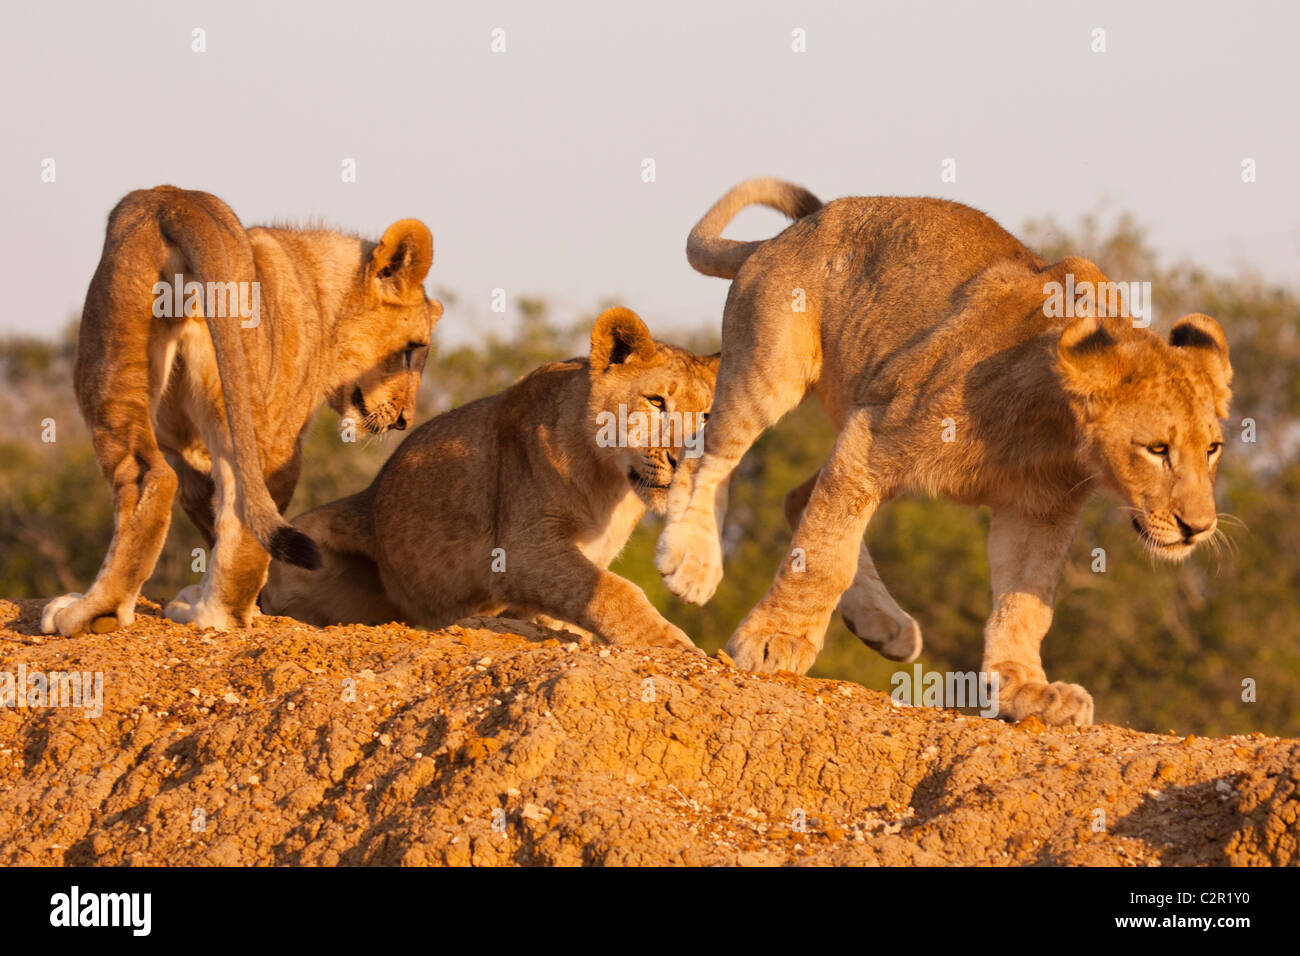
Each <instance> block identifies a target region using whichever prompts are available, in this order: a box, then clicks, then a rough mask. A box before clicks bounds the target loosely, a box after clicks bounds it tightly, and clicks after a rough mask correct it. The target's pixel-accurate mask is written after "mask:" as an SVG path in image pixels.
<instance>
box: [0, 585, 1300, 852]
mask: <svg viewBox="0 0 1300 956" xmlns="http://www.w3.org/2000/svg"><path fill="white" fill-rule="evenodd" d="M40 607H41V602H39V601H19V602H9V601H0V675H3V673H5V672H8V673H11V674H16V673H17V672H18V669H19V668H20V666H21V667H23V668H25V670H26V672H27V673H28V674H29V675H30V674H32V673H34V672H41V673H49V672H56V671H57V672H67V671H72V670H76V671H84V672H91V673H93V672H101V673H102V674H103V712H102V714H101V715H99V716H97V717H95V716H88V715H87V713H86V708H85V707H84V706H83V707H82V708H77V707H59V708H54V707H49V706H46V707H36V708H32V707H19V706H4V707H0V861H3V862H4V863H6V864H41V865H59V864H82V865H84V864H104V865H114V864H123V863H126V864H132V865H141V864H145V865H161V864H187V865H192V864H226V865H228V864H239V865H243V864H325V865H334V864H384V865H388V864H404V865H422V864H453V865H463V864H475V865H494V864H691V865H697V864H787V863H812V864H868V865H871V864H884V865H900V864H992V865H1008V864H1111V865H1114V864H1120V865H1137V866H1147V865H1159V864H1166V865H1168V864H1293V865H1294V864H1297V863H1300V822H1298V820H1297V814H1298V812H1300V795H1298V792H1297V789H1298V780H1300V741H1296V740H1278V739H1276V738H1269V737H1264V736H1261V735H1251V736H1248V737H1229V738H1224V739H1216V740H1208V739H1198V738H1193V737H1175V736H1161V735H1155V734H1146V733H1138V732H1135V731H1131V730H1125V729H1120V728H1117V727H1111V726H1097V727H1091V728H1088V729H1086V730H1068V731H1066V730H1053V729H1048V728H1044V727H1043V726H1042V724H1041V723H1039V722H1038V721H1036V720H1034V719H1031V720H1029V721H1025V722H1022V723H1021V724H1020V725H1010V724H1006V723H1002V722H1000V721H995V720H985V719H981V718H979V717H973V716H963V715H961V714H958V713H955V712H952V711H941V710H933V709H921V708H911V707H898V706H895V705H894V704H893V702H892V701H891V700H890V699H889V697H888V696H887V695H885V694H882V693H877V692H874V691H871V690H867V689H865V688H863V687H861V686H859V685H856V684H850V683H842V682H837V681H827V680H812V679H808V678H802V677H796V676H794V675H786V674H779V675H776V676H758V675H753V674H747V673H743V672H740V671H737V670H735V669H734V668H733V667H732V666H730V664H729V663H728V662H727V661H725V660H716V659H706V658H703V657H698V658H696V657H691V656H689V655H678V654H674V653H671V652H668V651H640V650H629V649H620V648H613V647H605V646H602V645H600V644H598V643H592V642H590V641H589V640H577V639H575V638H574V637H572V636H571V635H568V634H566V633H564V632H557V631H549V630H545V629H542V628H539V627H536V626H533V625H530V624H526V623H522V622H515V621H491V620H477V621H471V622H465V624H464V626H460V627H452V628H448V629H447V630H444V631H439V632H436V633H427V632H421V631H416V630H412V629H408V628H405V627H400V626H388V627H333V628H325V629H317V628H313V627H309V626H306V625H302V624H299V623H297V622H295V621H291V620H289V619H286V618H263V619H261V620H259V621H258V623H257V626H255V627H253V628H250V629H248V630H246V631H242V632H235V633H230V634H220V633H213V632H199V631H195V630H192V629H191V628H189V627H183V626H179V625H175V624H172V623H170V622H168V621H166V620H164V619H162V618H161V617H160V616H159V613H158V608H157V606H156V605H153V604H151V603H149V602H146V601H142V602H141V605H140V612H139V616H138V618H137V620H136V622H135V624H133V625H132V626H131V627H129V628H125V629H122V630H119V631H116V632H113V633H109V634H87V635H83V636H79V637H75V638H70V639H65V638H53V637H42V636H40V635H39V633H38V631H39V627H38V620H39V610H40ZM0 679H2V678H0ZM14 703H16V701H15V702H14Z"/></svg>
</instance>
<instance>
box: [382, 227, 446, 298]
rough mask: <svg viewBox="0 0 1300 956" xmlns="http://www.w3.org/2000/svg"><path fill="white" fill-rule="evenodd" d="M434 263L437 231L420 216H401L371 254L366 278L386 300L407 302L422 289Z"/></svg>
mask: <svg viewBox="0 0 1300 956" xmlns="http://www.w3.org/2000/svg"><path fill="white" fill-rule="evenodd" d="M431 265H433V233H431V232H429V227H428V226H426V225H425V224H424V223H422V222H420V220H418V219H401V220H399V221H397V222H395V223H393V224H392V225H391V226H389V227H388V228H387V229H385V230H384V237H383V238H382V239H380V240H379V245H377V246H375V248H374V250H373V251H372V252H371V253H370V262H369V263H368V264H367V266H366V279H367V280H368V281H369V282H372V283H374V287H375V291H376V292H377V293H378V294H379V298H380V299H382V300H383V301H385V302H393V303H397V304H406V303H408V302H410V301H411V299H413V298H414V297H415V295H416V293H417V292H419V291H420V287H421V286H422V285H423V284H424V277H425V276H427V275H428V274H429V267H430V266H431ZM420 294H423V293H422V292H421V293H420Z"/></svg>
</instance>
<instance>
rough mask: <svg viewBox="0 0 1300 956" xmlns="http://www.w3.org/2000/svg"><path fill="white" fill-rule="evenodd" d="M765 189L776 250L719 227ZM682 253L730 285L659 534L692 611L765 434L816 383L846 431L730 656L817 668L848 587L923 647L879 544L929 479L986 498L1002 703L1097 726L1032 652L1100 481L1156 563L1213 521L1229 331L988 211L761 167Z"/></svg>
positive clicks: (900, 649) (875, 633)
mask: <svg viewBox="0 0 1300 956" xmlns="http://www.w3.org/2000/svg"><path fill="white" fill-rule="evenodd" d="M751 203H761V204H763V205H766V206H770V207H772V208H774V209H777V210H778V211H780V212H783V213H785V214H786V215H788V216H790V217H791V218H792V219H795V220H796V221H795V222H794V223H793V224H792V225H791V226H789V227H788V228H787V229H785V231H784V232H782V233H781V234H780V235H778V236H776V237H775V238H773V239H770V240H767V241H760V242H748V243H741V242H736V241H733V240H729V239H724V238H722V235H721V233H722V230H723V229H724V228H725V227H726V225H727V223H728V222H730V220H731V219H732V217H733V216H735V214H736V213H737V212H739V211H740V210H741V209H742V208H744V207H745V206H747V205H749V204H751ZM687 256H688V258H689V260H690V262H691V264H692V265H693V266H694V267H695V268H696V269H697V270H699V271H700V272H703V273H705V274H706V275H712V276H719V277H721V278H728V279H734V281H733V282H732V285H731V289H730V292H729V294H728V296H727V305H726V311H725V312H724V314H723V319H722V356H723V358H722V364H721V368H720V369H719V371H718V380H717V399H716V402H715V405H714V413H713V417H712V419H711V420H710V423H709V427H708V429H707V431H706V433H705V442H704V444H705V449H704V456H703V458H702V459H701V460H700V462H699V466H698V467H697V468H696V469H694V470H693V471H692V472H691V473H690V474H684V475H682V476H681V479H680V482H679V484H680V487H678V486H676V485H675V486H674V489H673V492H672V500H671V503H670V506H669V509H668V519H667V524H666V526H665V528H664V532H663V534H662V535H661V536H660V539H659V547H658V551H657V554H656V564H657V566H658V568H659V571H660V572H661V574H662V575H663V576H664V580H665V582H666V583H667V585H668V587H669V588H670V589H671V590H672V591H673V592H674V593H676V594H678V595H679V596H681V597H683V598H685V599H686V600H689V601H694V602H697V603H703V602H704V601H707V600H708V599H709V598H710V597H711V596H712V594H713V592H714V589H715V588H716V587H717V584H718V581H719V580H720V579H721V577H722V552H721V547H720V543H719V538H718V528H719V525H720V523H721V520H722V514H721V512H722V507H723V505H722V501H723V499H722V498H721V496H720V494H719V493H720V492H721V491H722V489H723V488H724V487H725V481H726V479H727V478H728V476H730V474H731V473H732V471H733V469H735V467H736V465H737V463H738V462H739V461H740V458H741V456H742V455H744V453H745V451H746V450H747V449H748V448H749V447H750V445H751V444H753V442H754V440H755V439H756V438H757V437H758V435H759V433H760V432H762V431H763V430H764V429H765V428H767V427H768V426H770V425H772V424H773V423H774V422H776V421H777V420H778V419H780V418H781V417H782V416H783V415H784V414H785V413H786V412H788V411H789V410H790V409H792V408H794V407H795V406H796V405H798V404H799V403H800V402H801V401H802V400H803V398H804V396H805V395H806V394H807V393H808V392H810V391H812V392H815V393H816V394H817V397H818V398H819V399H820V402H821V405H822V408H823V409H824V410H825V412H826V414H827V415H828V416H829V417H830V419H831V421H832V422H833V423H834V424H835V426H836V428H837V429H838V430H839V437H838V438H837V440H836V442H835V447H834V449H833V451H832V452H831V455H830V458H829V459H828V460H827V461H826V463H825V464H824V465H823V466H822V468H821V470H820V471H819V472H818V473H817V474H816V475H814V476H813V477H812V478H810V479H809V480H808V481H807V482H805V483H804V485H802V486H801V487H800V488H797V489H795V490H794V491H793V492H791V493H790V495H789V496H788V497H787V499H786V514H787V517H788V518H789V519H790V523H791V525H792V526H793V527H794V529H795V531H794V549H795V550H796V551H797V552H798V553H799V554H800V556H801V560H800V561H799V562H797V563H796V562H794V561H791V560H787V561H785V562H783V564H782V567H781V568H780V570H779V571H778V573H777V576H776V580H775V581H774V582H773V584H772V587H771V589H770V590H769V591H768V592H767V594H766V596H764V597H763V599H762V600H761V601H760V602H759V603H758V605H757V606H756V607H754V609H753V610H752V611H751V612H750V614H749V616H748V617H746V618H745V619H744V620H743V621H742V622H741V624H740V626H739V627H738V628H737V630H736V632H735V633H734V634H733V635H732V637H731V640H730V642H729V643H728V645H727V648H728V651H729V652H730V654H731V656H732V657H733V658H734V659H735V661H736V663H737V664H738V665H739V666H741V667H745V668H748V669H751V670H761V671H776V670H790V671H795V672H798V673H802V672H804V671H806V670H807V669H808V668H809V667H810V666H811V665H812V662H813V659H814V658H815V657H816V656H817V653H818V651H820V650H821V646H822V641H823V639H824V637H825V633H826V627H827V624H828V623H829V620H830V616H831V613H832V612H833V611H834V610H835V608H836V602H838V606H839V610H840V613H841V615H842V616H843V618H844V622H845V624H847V625H848V627H849V629H850V630H852V631H853V632H854V633H855V634H856V635H857V636H858V637H859V638H860V639H861V640H862V641H863V642H864V643H866V644H868V645H869V646H871V647H873V648H876V649H877V650H879V651H880V652H881V653H882V654H884V655H885V656H886V657H888V658H891V659H893V660H900V661H910V660H912V659H914V658H915V657H916V656H917V654H919V653H920V650H921V634H920V629H919V628H918V627H917V624H916V621H915V620H913V618H912V617H911V615H909V614H907V613H906V612H905V611H903V610H902V609H901V608H900V607H899V606H898V604H897V603H896V602H895V601H894V599H893V598H892V597H891V596H890V595H889V592H888V591H887V590H885V586H884V585H883V584H882V583H881V580H880V577H879V575H877V574H876V569H875V567H874V565H873V564H872V561H871V556H870V555H869V554H868V553H867V549H866V547H865V545H864V544H863V541H862V538H863V533H864V532H865V530H866V527H867V522H868V521H869V520H870V518H871V515H872V513H873V512H874V511H875V510H876V508H877V507H878V506H879V505H880V503H881V502H883V501H886V500H888V499H889V498H890V497H892V496H893V495H895V494H897V493H899V492H901V491H904V490H908V489H915V490H920V491H924V492H927V493H930V494H934V495H940V494H942V495H946V496H948V497H950V498H953V499H955V500H957V501H961V502H966V503H970V504H984V505H988V506H989V507H990V508H991V509H992V521H991V524H990V528H989V542H988V550H989V563H990V566H991V571H992V583H993V597H994V603H993V613H992V615H991V616H990V618H989V620H988V624H987V626H986V627H985V632H984V664H983V670H984V671H985V673H987V674H989V675H994V674H996V675H997V677H996V686H997V688H998V692H999V696H998V703H999V707H1000V713H1001V715H1002V716H1004V717H1009V718H1012V719H1020V718H1023V717H1026V716H1028V715H1030V714H1036V715H1038V716H1039V717H1041V718H1042V719H1043V720H1045V721H1047V722H1048V723H1053V724H1079V725H1084V724H1089V723H1091V721H1092V716H1093V703H1092V698H1091V697H1090V696H1089V695H1088V692H1087V691H1086V690H1084V689H1083V688H1082V687H1080V686H1078V685H1077V684H1067V683H1062V682H1052V683H1049V682H1048V680H1047V677H1046V674H1045V673H1044V671H1043V666H1042V661H1041V658H1040V655H1039V647H1040V644H1041V642H1042V639H1043V636H1044V635H1045V634H1046V632H1047V629H1048V626H1049V625H1050V624H1051V620H1052V605H1053V601H1054V596H1055V591H1056V585H1057V579H1058V578H1059V576H1060V573H1061V569H1062V567H1063V565H1064V563H1065V559H1066V554H1067V551H1068V549H1069V545H1070V540H1071V538H1072V537H1073V535H1074V530H1075V527H1076V524H1077V521H1078V518H1079V513H1080V510H1081V509H1082V507H1083V504H1084V502H1085V500H1086V499H1087V498H1088V497H1089V496H1090V495H1091V494H1092V493H1093V491H1094V490H1095V489H1097V488H1099V487H1104V488H1107V489H1109V490H1110V491H1112V492H1113V493H1114V494H1116V495H1117V496H1118V497H1119V498H1120V500H1121V501H1123V502H1124V503H1125V505H1126V506H1127V508H1128V510H1129V511H1130V512H1131V513H1132V523H1133V528H1134V530H1135V531H1136V532H1137V535H1138V537H1139V539H1140V540H1141V542H1142V544H1143V545H1144V546H1145V547H1146V548H1148V549H1149V550H1150V551H1151V552H1152V553H1153V554H1155V555H1158V556H1160V557H1162V558H1168V559H1173V560H1178V559H1181V558H1183V557H1185V556H1186V555H1187V554H1189V553H1190V552H1191V551H1192V549H1193V548H1194V547H1195V546H1196V545H1197V544H1198V543H1200V542H1202V541H1205V540H1206V539H1208V538H1209V537H1210V536H1211V535H1213V534H1214V533H1215V528H1216V518H1217V515H1216V512H1215V504H1214V477H1215V472H1216V470H1217V468H1218V464H1219V456H1220V452H1221V450H1222V447H1223V437H1222V432H1221V431H1220V425H1219V421H1220V419H1223V418H1226V417H1227V414H1228V403H1229V400H1230V392H1229V384H1230V383H1231V380H1232V368H1231V365H1230V364H1229V362H1228V345H1227V342H1226V340H1225V338H1224V335H1223V331H1222V329H1220V328H1219V325H1218V323H1216V322H1215V321H1214V320H1213V319H1211V318H1209V317H1207V316H1204V315H1199V314H1197V315H1187V316H1184V317H1182V318H1181V319H1179V320H1178V321H1177V322H1176V323H1175V324H1174V326H1173V328H1172V330H1171V332H1170V333H1169V338H1168V340H1167V341H1166V340H1162V339H1161V338H1159V337H1158V336H1156V335H1155V334H1154V333H1153V332H1151V331H1149V330H1148V329H1146V328H1140V327H1135V324H1134V323H1133V321H1132V320H1131V319H1130V318H1126V317H1125V318H1117V317H1115V316H1114V315H1113V314H1106V313H1107V312H1109V310H1108V309H1104V308H1101V307H1100V304H1099V303H1100V300H1099V299H1098V298H1097V294H1096V293H1097V290H1100V289H1105V288H1111V287H1112V286H1111V285H1110V284H1109V283H1108V282H1107V279H1106V277H1105V276H1104V275H1103V274H1102V273H1101V271H1100V270H1099V269H1098V268H1097V267H1096V266H1095V265H1093V263H1091V262H1089V261H1087V260H1086V259H1080V258H1075V257H1067V258H1065V259H1063V260H1062V261H1060V262H1057V263H1048V262H1046V261H1044V260H1043V259H1042V258H1040V257H1039V256H1037V255H1035V254H1034V253H1033V252H1031V251H1030V250H1029V249H1027V248H1026V247H1025V246H1024V245H1022V244H1021V243H1020V242H1019V241H1018V240H1016V238H1015V237H1014V236H1012V235H1010V234H1009V233H1007V232H1006V231H1005V230H1003V229H1002V228H1001V227H1000V226H999V225H998V224H997V223H996V222H994V221H993V220H992V219H990V218H989V217H988V216H985V215H984V214H983V213H980V212H978V211H976V210H974V209H971V208H969V207H967V206H963V205H960V204H958V203H954V202H947V201H943V200H938V199H911V198H894V197H872V198H851V199H841V200H838V201H836V202H832V203H829V204H827V205H825V206H823V205H822V204H821V202H819V201H818V200H817V199H816V198H815V197H814V196H812V194H810V193H808V192H807V191H806V190H804V189H800V188H799V187H797V186H792V185H789V184H787V183H782V182H779V181H776V180H770V179H760V180H751V181H749V182H745V183H742V184H740V185H739V186H737V187H735V188H734V189H732V190H731V191H730V192H729V193H727V194H726V195H725V196H723V197H722V199H720V200H719V201H718V202H717V203H716V204H715V205H714V206H713V208H712V209H710V210H709V212H708V213H706V214H705V216H704V218H703V219H701V220H700V222H699V223H698V224H697V225H696V226H695V228H694V230H692V232H691V234H690V238H689V240H688V245H687ZM1101 283H1106V285H1100V284H1101ZM1071 287H1072V288H1074V289H1078V290H1092V291H1093V293H1094V295H1093V296H1091V297H1089V296H1088V295H1086V294H1083V293H1082V292H1081V294H1080V297H1079V301H1076V302H1073V303H1071V304H1072V305H1073V307H1074V315H1075V316H1076V317H1075V318H1073V320H1068V319H1065V318H1059V317H1056V316H1058V315H1059V312H1057V311H1056V310H1055V309H1054V308H1051V307H1049V305H1048V301H1049V299H1050V298H1051V293H1050V292H1049V290H1053V291H1054V290H1058V289H1061V288H1071ZM1121 311H1122V310H1121ZM1067 314H1068V313H1067ZM855 566H856V571H855Z"/></svg>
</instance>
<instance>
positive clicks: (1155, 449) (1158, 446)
mask: <svg viewBox="0 0 1300 956" xmlns="http://www.w3.org/2000/svg"><path fill="white" fill-rule="evenodd" d="M1147 451H1149V452H1150V453H1151V454H1153V455H1155V456H1156V457H1157V458H1163V457H1164V456H1165V455H1167V454H1169V446H1168V445H1166V444H1165V443H1164V442H1153V443H1152V444H1150V445H1147Z"/></svg>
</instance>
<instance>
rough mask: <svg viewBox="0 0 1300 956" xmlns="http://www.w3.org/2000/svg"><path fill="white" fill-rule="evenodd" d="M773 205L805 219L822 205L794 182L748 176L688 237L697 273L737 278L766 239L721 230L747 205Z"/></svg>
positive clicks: (689, 259) (689, 256) (688, 252)
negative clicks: (734, 235)
mask: <svg viewBox="0 0 1300 956" xmlns="http://www.w3.org/2000/svg"><path fill="white" fill-rule="evenodd" d="M755 204H757V205H761V206H770V207H771V208H772V209H775V210H776V211H777V212H780V213H784V214H785V215H787V216H789V217H790V218H791V219H802V218H803V217H804V216H809V215H812V214H813V213H815V212H816V211H817V210H818V209H821V208H822V201H821V200H820V199H818V198H817V197H816V196H814V195H813V194H812V193H810V192H809V191H808V190H806V189H804V188H803V187H802V186H796V185H794V184H793V183H787V182H783V181H782V180H780V179H747V180H745V181H744V182H743V183H741V184H740V185H738V186H734V187H732V189H731V190H730V191H729V192H728V193H727V194H726V195H725V196H723V197H722V198H721V199H719V200H718V201H717V202H715V203H714V204H713V208H712V209H710V210H709V211H708V212H706V213H705V214H704V218H703V219H701V220H700V221H699V222H697V223H696V224H695V228H694V229H692V230H691V234H690V236H688V237H687V239H686V261H687V262H689V263H690V264H691V268H693V269H695V271H696V272H702V273H704V274H705V275H706V276H717V277H718V278H719V279H734V278H735V277H736V273H737V272H739V271H740V267H741V266H742V265H744V264H745V260H746V259H748V258H749V257H750V256H752V255H753V254H754V253H755V252H756V251H757V250H758V247H759V246H761V245H762V244H763V242H764V241H765V240H757V241H754V242H740V241H738V240H736V239H723V238H722V230H724V229H726V228H727V224H728V223H729V222H731V220H732V219H734V218H735V216H736V213H738V212H740V210H742V209H744V208H745V207H746V206H753V205H755Z"/></svg>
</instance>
